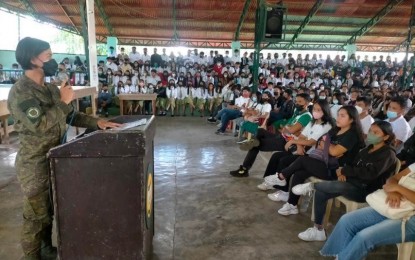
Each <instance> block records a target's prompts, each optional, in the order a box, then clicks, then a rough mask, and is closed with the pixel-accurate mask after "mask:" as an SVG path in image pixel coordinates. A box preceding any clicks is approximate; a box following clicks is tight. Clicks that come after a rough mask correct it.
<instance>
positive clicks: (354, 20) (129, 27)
mask: <svg viewBox="0 0 415 260" xmlns="http://www.w3.org/2000/svg"><path fill="white" fill-rule="evenodd" d="M257 1H259V0H246V1H245V0H209V1H205V0H95V14H96V34H97V39H98V41H101V42H105V41H106V37H107V36H116V37H117V38H118V40H119V43H120V44H134V45H148V46H151V45H157V46H175V45H182V46H187V47H224V48H228V47H230V44H231V42H232V40H234V39H235V33H236V31H237V28H238V24H239V22H240V20H241V16H242V15H244V14H246V15H245V16H244V18H245V19H244V21H243V23H242V26H241V27H240V34H239V40H240V41H241V45H242V48H253V41H254V29H255V10H256V7H257ZM80 2H81V3H82V2H85V0H80V1H79V0H2V1H1V2H0V7H3V8H6V9H9V10H11V11H15V12H19V13H22V14H30V15H32V16H34V17H35V18H36V19H38V20H42V21H47V22H52V23H54V24H55V25H58V26H60V27H61V28H63V29H65V30H69V31H71V32H74V33H77V34H80V35H82V24H83V23H82V20H83V14H84V12H82V9H83V8H85V7H84V5H82V4H80ZM413 2H414V1H413V0H314V1H312V0H311V1H308V0H283V1H282V3H283V5H284V6H285V7H286V8H287V11H288V15H287V20H286V30H285V34H286V37H285V41H284V42H282V43H278V44H273V45H271V46H270V47H272V48H276V49H286V48H287V44H289V43H290V42H291V46H290V48H292V49H322V50H340V49H342V48H344V47H345V45H346V44H347V43H356V45H357V49H358V50H361V51H388V52H392V51H398V50H400V51H403V50H405V46H406V42H407V36H408V28H409V21H410V17H411V9H412V8H413V6H412V5H413ZM267 3H268V4H274V5H275V4H277V1H269V0H268V1H267ZM246 4H247V6H246V8H247V9H246V10H247V12H244V7H245V5H246ZM412 34H413V35H414V34H415V30H412ZM411 48H412V50H414V49H415V43H414V41H412V44H411Z"/></svg>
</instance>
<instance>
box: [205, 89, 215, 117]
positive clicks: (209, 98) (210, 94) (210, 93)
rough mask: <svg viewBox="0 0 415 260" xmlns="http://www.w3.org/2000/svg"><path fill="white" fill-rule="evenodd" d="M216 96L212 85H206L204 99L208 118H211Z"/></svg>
mask: <svg viewBox="0 0 415 260" xmlns="http://www.w3.org/2000/svg"><path fill="white" fill-rule="evenodd" d="M217 96H218V93H216V91H215V85H213V83H208V87H207V90H206V94H205V97H206V107H207V109H208V111H209V115H210V117H212V116H213V110H214V106H215V101H216V98H217Z"/></svg>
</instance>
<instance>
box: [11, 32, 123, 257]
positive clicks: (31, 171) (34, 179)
mask: <svg viewBox="0 0 415 260" xmlns="http://www.w3.org/2000/svg"><path fill="white" fill-rule="evenodd" d="M16 60H17V62H18V63H19V64H20V66H21V67H22V69H23V70H24V75H22V77H21V78H20V79H19V80H18V81H17V82H16V83H15V84H14V85H13V86H12V88H11V89H10V92H9V96H8V99H7V105H8V109H9V111H10V114H11V116H12V117H13V118H14V122H15V125H14V126H15V128H14V129H15V131H17V132H18V134H19V142H20V145H19V149H18V152H17V156H16V162H15V166H16V175H17V179H18V180H19V182H20V185H21V188H22V192H23V194H22V195H23V218H22V221H23V223H22V233H21V242H22V249H23V254H24V256H23V259H36V260H39V259H56V257H57V250H56V248H55V247H53V246H52V223H53V206H52V204H51V202H52V201H53V199H52V197H51V193H50V186H49V185H50V183H51V180H50V178H49V171H48V168H49V167H48V160H47V153H48V151H49V150H50V149H51V148H53V147H56V146H58V145H59V144H61V143H63V142H65V139H66V132H67V131H66V130H67V124H66V122H71V125H73V126H78V127H87V128H92V129H98V128H100V129H105V128H110V127H117V126H120V125H119V124H115V123H110V122H107V121H104V120H99V119H96V118H93V117H90V116H87V115H85V114H83V113H79V112H77V111H75V110H74V107H73V106H72V105H71V104H70V103H71V102H72V100H73V99H74V91H73V89H72V87H71V86H70V85H67V82H62V84H61V86H60V88H58V87H57V86H55V85H52V84H48V83H45V77H49V76H53V75H55V73H56V71H57V69H58V64H57V63H56V61H55V60H54V59H52V51H51V49H50V45H49V43H47V42H45V41H42V40H39V39H35V38H30V37H26V38H23V39H22V40H20V41H19V43H18V44H17V48H16ZM106 148H107V147H103V149H106Z"/></svg>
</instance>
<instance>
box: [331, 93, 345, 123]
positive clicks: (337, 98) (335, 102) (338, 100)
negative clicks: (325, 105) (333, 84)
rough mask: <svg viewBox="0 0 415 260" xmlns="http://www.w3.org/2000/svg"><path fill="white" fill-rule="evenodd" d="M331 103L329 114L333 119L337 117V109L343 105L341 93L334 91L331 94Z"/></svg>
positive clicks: (343, 99) (343, 100)
mask: <svg viewBox="0 0 415 260" xmlns="http://www.w3.org/2000/svg"><path fill="white" fill-rule="evenodd" d="M331 103H332V104H331V105H330V112H331V116H332V117H333V118H334V120H336V119H337V112H338V111H339V109H340V108H341V107H342V106H344V103H345V98H344V95H343V94H341V93H335V94H334V95H333V99H332V101H331Z"/></svg>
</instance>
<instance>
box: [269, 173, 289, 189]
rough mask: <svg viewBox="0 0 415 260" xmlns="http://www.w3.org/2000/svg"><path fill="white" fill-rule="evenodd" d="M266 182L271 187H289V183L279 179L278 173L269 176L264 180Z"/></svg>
mask: <svg viewBox="0 0 415 260" xmlns="http://www.w3.org/2000/svg"><path fill="white" fill-rule="evenodd" d="M264 180H265V182H267V183H268V184H269V185H272V186H274V185H278V186H285V185H287V181H286V180H285V179H284V180H281V179H280V178H278V172H277V173H276V174H274V175H269V176H267V177H265V178H264Z"/></svg>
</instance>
